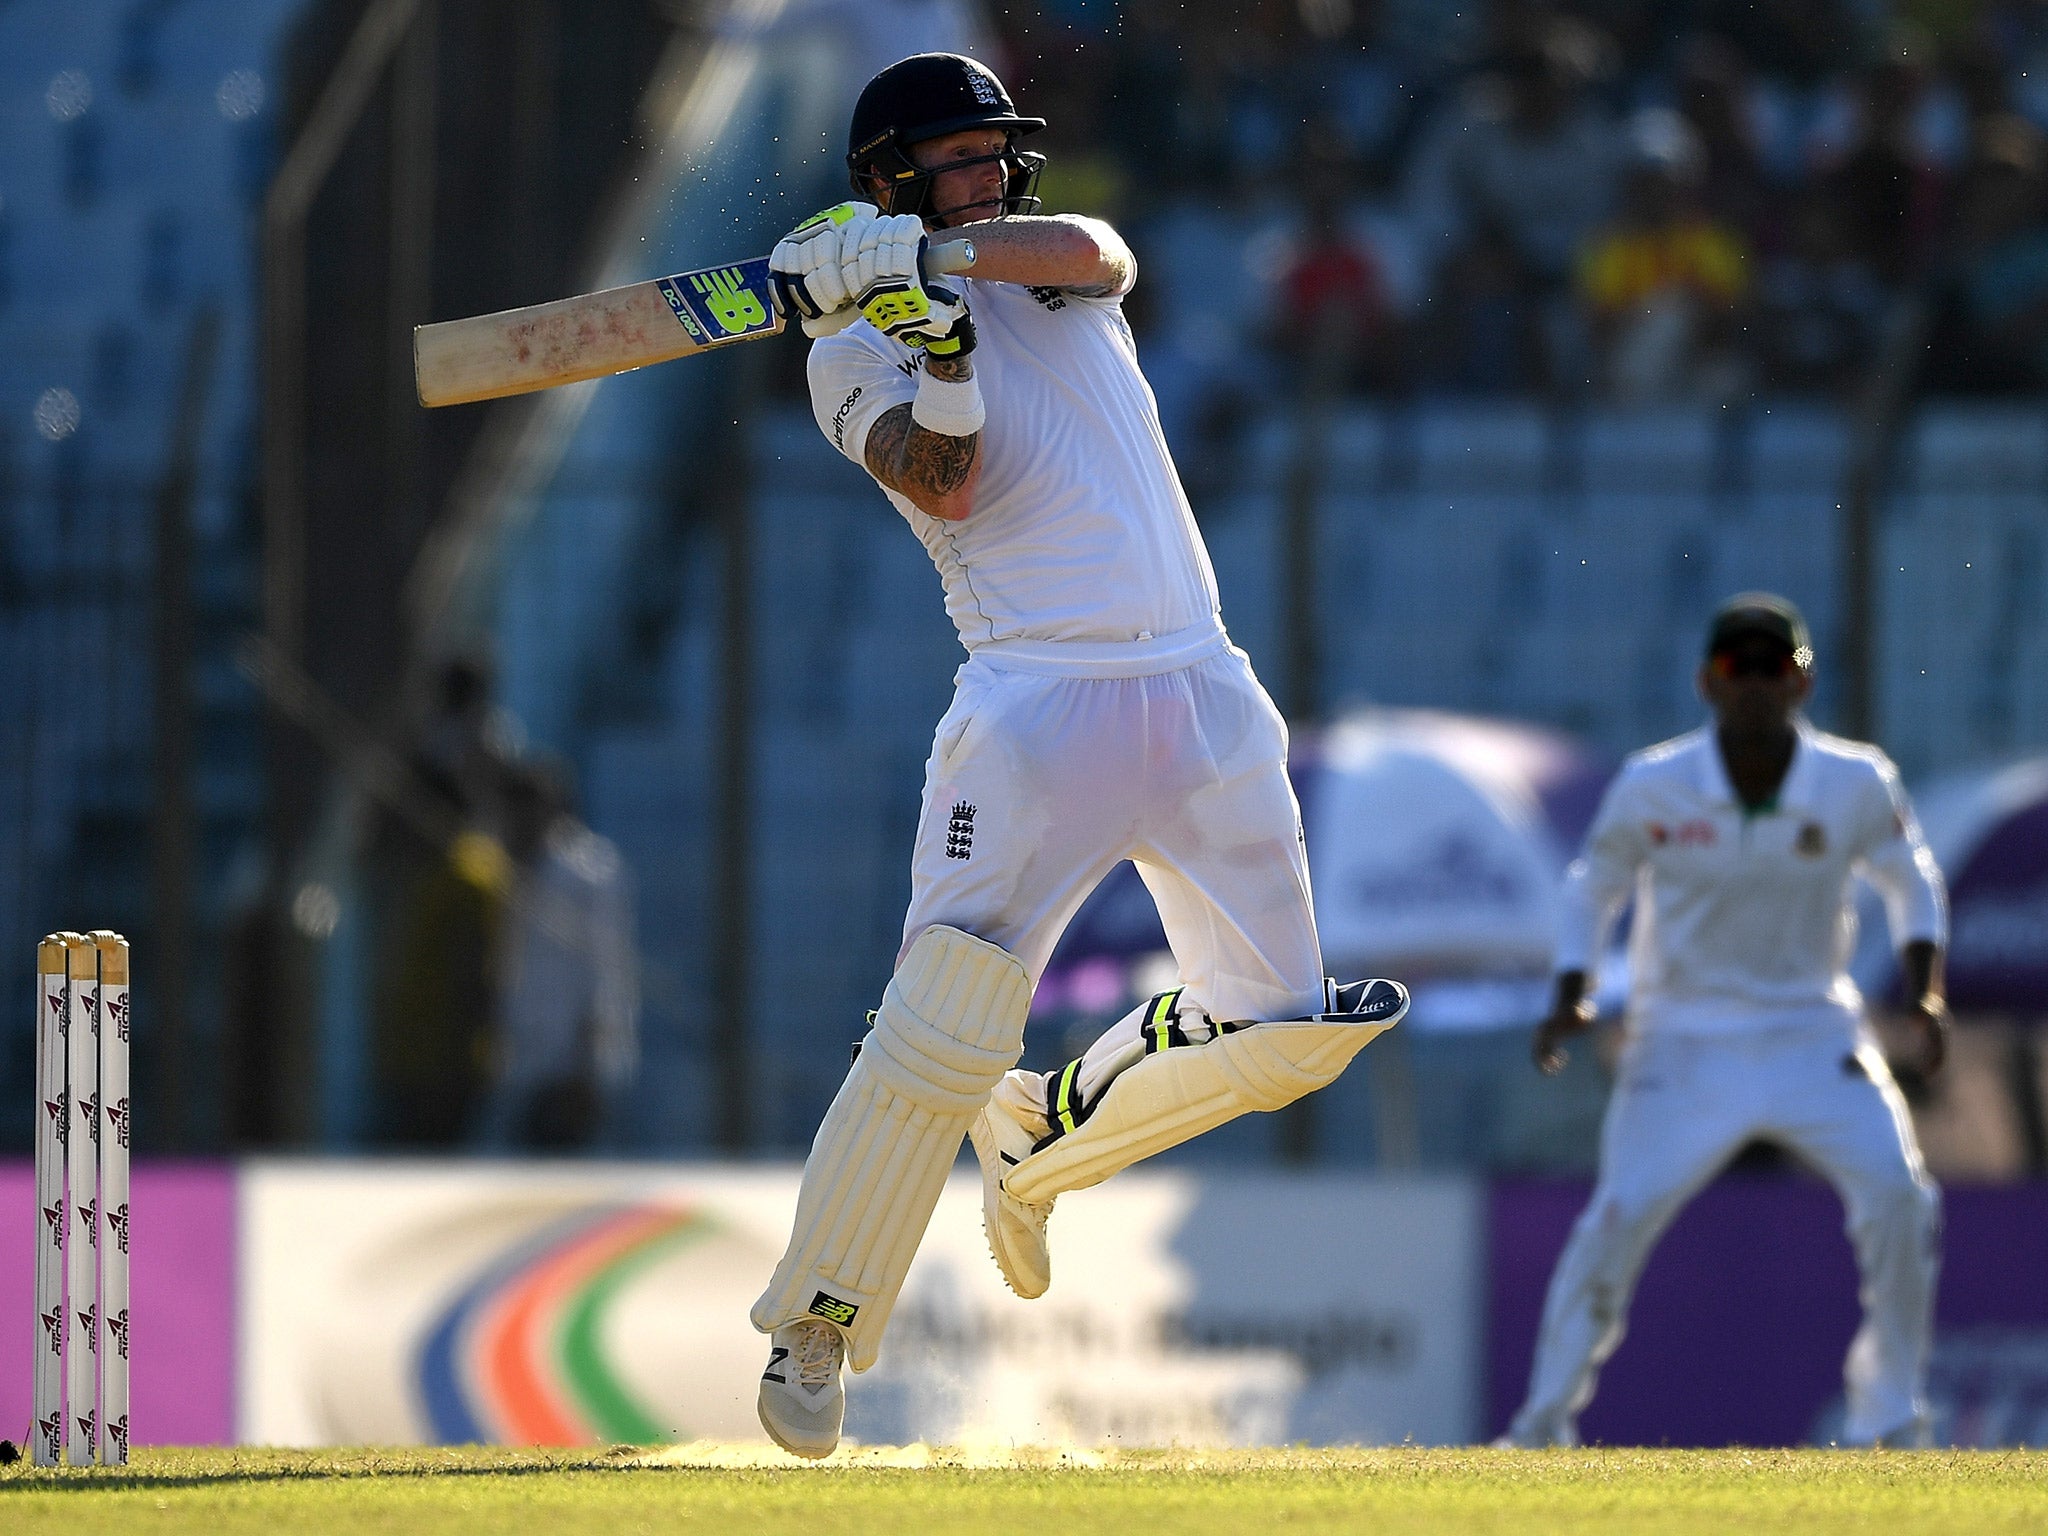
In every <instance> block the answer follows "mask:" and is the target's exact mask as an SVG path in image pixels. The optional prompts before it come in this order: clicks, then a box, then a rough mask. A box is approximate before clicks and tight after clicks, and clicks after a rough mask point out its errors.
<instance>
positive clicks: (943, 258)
mask: <svg viewBox="0 0 2048 1536" xmlns="http://www.w3.org/2000/svg"><path fill="white" fill-rule="evenodd" d="M923 267H924V275H925V276H926V277H942V276H944V275H945V274H946V273H948V272H970V271H972V270H973V269H974V242H973V241H972V240H948V241H946V242H945V243H944V244H943V245H928V246H926V247H925V252H924V262H923Z"/></svg>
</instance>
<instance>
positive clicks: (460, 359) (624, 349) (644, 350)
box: [412, 240, 974, 406]
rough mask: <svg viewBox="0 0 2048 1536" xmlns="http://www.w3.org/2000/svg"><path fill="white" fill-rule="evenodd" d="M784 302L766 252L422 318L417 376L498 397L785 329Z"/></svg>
mask: <svg viewBox="0 0 2048 1536" xmlns="http://www.w3.org/2000/svg"><path fill="white" fill-rule="evenodd" d="M973 265H974V242H973V241H971V240H948V241H947V242H945V243H944V244H943V245H933V246H931V247H929V248H928V249H927V250H926V251H925V256H924V272H925V276H926V277H937V276H940V275H943V274H945V273H948V272H965V271H967V270H968V269H969V268H970V267H972V266H973ZM784 307H785V306H784V305H783V303H782V299H781V296H780V295H779V294H778V293H777V292H776V287H775V279H774V276H773V275H772V274H771V273H770V272H769V270H768V258H767V257H765V256H757V257H755V258H754V259H753V260H752V261H740V262H731V263H728V264H726V265H724V266H718V267H700V268H698V269H697V270H695V271H693V272H677V273H675V274H674V275H672V276H669V277H657V278H655V279H654V280H653V281H651V282H645V283H628V284H627V285H626V286H625V287H623V288H607V289H605V290H604V291H603V292H601V293H585V294H579V295H578V296H577V297H575V298H573V299H556V300H555V301H554V302H552V303H549V304H529V305H527V306H526V307H525V308H524V309H505V310H500V311H499V312H498V313H497V314H495V315H473V316H471V317H470V318H469V319H467V320H441V321H436V322H435V323H434V324H432V325H421V326H415V327H414V328H413V333H412V366H413V377H414V379H415V381H416V382H417V383H418V385H419V392H420V404H421V405H429V406H432V405H462V404H465V403H467V402H469V401H472V400H497V399H500V398H502V397H503V396H505V395H523V394H528V393H530V392H531V391H533V390H536V389H552V388H554V387H555V386H556V385H557V384H574V383H576V382H577V381H578V380H579V379H597V378H603V377H604V376H605V375H607V374H613V373H629V372H631V371H632V370H633V369H635V368H645V367H646V366H647V365H648V364H649V363H665V362H668V361H669V360H670V359H671V358H677V357H687V356H689V355H690V354H691V353H693V352H705V351H709V350H710V349H711V348H712V347H724V346H730V345H731V344H732V343H734V342H736V341H752V340H754V339H755V338H756V337H759V336H777V335H780V334H781V333H782V327H783V324H784V323H785V319H786V317H785V315H784V313H783V310H784Z"/></svg>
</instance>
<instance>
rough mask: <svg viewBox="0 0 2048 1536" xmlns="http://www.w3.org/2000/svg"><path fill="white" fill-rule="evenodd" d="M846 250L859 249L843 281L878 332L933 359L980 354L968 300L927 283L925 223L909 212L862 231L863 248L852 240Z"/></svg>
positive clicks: (846, 262) (853, 253)
mask: <svg viewBox="0 0 2048 1536" xmlns="http://www.w3.org/2000/svg"><path fill="white" fill-rule="evenodd" d="M844 245H845V246H848V247H854V249H852V250H851V251H850V252H849V253H848V254H849V255H850V257H851V259H850V260H846V259H842V262H841V276H842V277H843V278H845V280H846V285H847V286H848V287H849V288H852V289H853V292H854V294H855V300H854V302H855V303H857V304H858V305H859V306H860V311H861V313H862V314H863V315H864V316H866V318H867V321H868V323H869V324H870V325H872V326H873V327H874V328H875V329H876V330H878V331H880V332H881V333H882V334H883V335H884V336H889V337H893V338H894V339H895V340H897V341H900V342H902V343H903V344H904V345H905V346H910V347H923V348H925V349H927V350H928V351H929V352H931V354H932V355H933V356H938V357H953V356H960V355H964V354H965V353H968V352H971V351H973V350H974V322H973V321H972V320H971V319H969V318H968V315H967V298H966V295H965V294H963V293H962V292H960V290H958V289H957V288H952V287H948V286H946V285H945V284H943V283H927V282H926V281H925V279H924V268H923V265H922V258H923V256H924V251H925V233H924V221H923V220H921V219H919V218H918V217H917V216H916V215H915V214H907V213H906V214H896V215H893V216H891V217H888V218H879V219H876V220H875V221H874V222H873V223H872V224H869V225H867V226H866V227H865V228H863V229H862V231H861V234H860V239H859V241H858V243H857V245H856V242H854V241H852V240H847V241H845V242H844ZM856 283H858V285H859V286H857V287H856V286H855V284H856Z"/></svg>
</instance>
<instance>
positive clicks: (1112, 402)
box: [810, 279, 1228, 676]
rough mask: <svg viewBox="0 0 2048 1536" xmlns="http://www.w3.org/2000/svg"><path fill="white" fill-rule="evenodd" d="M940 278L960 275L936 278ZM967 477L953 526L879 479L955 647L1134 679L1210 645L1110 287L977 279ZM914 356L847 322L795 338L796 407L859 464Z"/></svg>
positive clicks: (1198, 541)
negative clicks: (805, 402) (970, 495)
mask: <svg viewBox="0 0 2048 1536" xmlns="http://www.w3.org/2000/svg"><path fill="white" fill-rule="evenodd" d="M949 281H955V282H957V281H961V280H960V279H949ZM963 286H964V287H965V289H966V291H967V302H968V305H969V307H970V309H971V310H972V312H973V315H974V325H975V331H976V335H977V344H976V347H975V352H974V369H975V375H976V377H977V378H979V379H980V381H981V392H982V397H983V399H984V400H985V401H986V402H987V405H988V421H987V424H986V425H985V426H984V427H983V428H982V433H981V464H982V468H981V479H980V482H979V483H978V485H977V486H976V490H975V500H974V510H973V512H972V513H971V514H969V516H968V517H967V518H966V519H965V520H964V521H961V522H957V523H951V522H946V521H945V520H943V519H941V518H936V517H930V516H928V515H926V514H925V513H923V512H920V511H919V510H918V509H917V508H916V506H915V505H913V504H912V503H911V501H910V500H909V499H908V498H907V497H903V496H899V495H897V494H896V493H895V492H893V491H889V490H888V488H887V487H886V486H884V487H883V490H884V491H885V493H887V495H888V497H889V500H890V501H891V502H893V503H894V504H895V506H896V509H897V511H899V512H901V513H902V514H903V517H904V519H905V521H907V522H908V523H909V524H910V526H911V528H912V529H913V530H914V531H915V532H916V534H917V536H918V538H919V539H920V540H922V541H923V543H924V547H925V549H926V550H927V551H928V552H929V553H930V555H931V557H932V563H933V564H934V565H936V566H937V567H938V570H939V576H940V579H941V580H942V581H943V583H944V585H945V589H946V612H947V614H948V615H949V616H951V618H952V620H953V624H954V627H955V628H956V629H958V631H959V633H960V643H961V644H962V645H964V646H966V647H967V649H968V650H969V651H970V652H972V653H974V654H975V655H977V656H982V657H986V658H987V659H989V660H991V661H995V662H997V663H998V664H999V665H1006V666H1010V667H1012V668H1015V669H1021V670H1029V671H1042V672H1051V673H1055V674H1059V675H1066V676H1137V675H1143V674H1145V673H1151V672H1160V671H1167V670H1171V669H1172V668H1175V667H1180V666H1185V665H1187V664H1189V663H1190V662H1193V661H1196V660H1199V659H1200V658H1201V657H1203V656H1206V655H1211V654H1214V653H1215V652H1216V651H1218V650H1220V649H1222V648H1223V647H1224V646H1225V645H1226V644H1227V643H1228V642H1227V640H1226V639H1225V637H1224V634H1223V626H1222V620H1221V618H1220V616H1219V608H1218V602H1217V596H1216V573H1215V571H1214V569H1213V568H1212V567H1211V566H1210V564H1209V552H1208V550H1207V549H1206V548H1205V547H1204V546H1203V544H1202V536H1201V534H1200V533H1199V532H1198V531H1197V530H1196V527H1195V518H1194V513H1193V512H1192V511H1190V510H1189V507H1188V500H1187V496H1186V494H1185V493H1184V492H1183V491H1182V490H1181V484H1180V476H1179V474H1178V473H1177V472H1176V471H1175V470H1174V467H1173V457H1172V455H1171V454H1169V453H1168V452H1167V448H1166V438H1165V436H1164V434H1162V433H1161V431H1160V429H1159V411H1158V407H1157V405H1156V404H1155V403H1154V401H1153V398H1152V388H1151V386H1150V385H1149V384H1147V383H1146V382H1145V376H1144V375H1143V374H1142V373H1141V372H1139V369H1138V354H1137V346H1136V344H1135V343H1134V342H1133V340H1132V339H1131V330H1130V327H1129V325H1127V324H1126V323H1125V321H1124V316H1123V301H1122V300H1121V298H1083V297H1080V296H1078V295H1076V294H1073V293H1069V292H1066V291H1063V290H1060V289H1054V288H1025V287H1021V286H1019V285H1018V284H1015V283H995V282H977V281H974V280H972V279H968V280H966V281H965V282H964V284H963ZM917 367H918V355H917V354H916V353H914V352H913V351H912V350H911V349H910V348H909V347H906V346H904V345H902V344H901V343H899V342H895V341H891V340H890V339H889V338H887V337H885V336H883V335H882V334H881V333H880V332H878V331H877V330H875V328H874V327H873V326H871V325H869V324H868V323H867V322H866V321H865V320H862V321H858V322H856V323H855V324H854V325H852V326H851V327H849V328H848V329H846V330H844V331H841V332H840V333H839V334H838V335H836V336H828V337H824V338H822V339H820V340H818V341H816V342H814V343H813V344H812V346H811V355H810V386H811V408H812V410H813V411H814V412H815V413H816V415H817V418H818V425H819V427H821V428H822V429H823V430H824V433H825V435H826V437H828V438H830V439H831V441H832V444H833V446H834V447H836V448H838V449H839V451H840V452H842V453H844V454H845V455H846V456H847V457H848V458H849V459H852V460H853V461H854V463H856V464H859V465H861V466H862V467H863V468H865V467H866V453H867V441H868V432H869V430H870V429H871V428H872V427H873V426H874V424H875V422H876V421H877V420H879V419H880V418H881V416H882V415H883V413H884V412H886V411H888V410H890V409H891V408H892V407H894V406H898V405H902V404H905V403H907V402H908V401H910V400H911V399H912V398H913V397H914V396H915V395H916V393H917V373H916V370H917Z"/></svg>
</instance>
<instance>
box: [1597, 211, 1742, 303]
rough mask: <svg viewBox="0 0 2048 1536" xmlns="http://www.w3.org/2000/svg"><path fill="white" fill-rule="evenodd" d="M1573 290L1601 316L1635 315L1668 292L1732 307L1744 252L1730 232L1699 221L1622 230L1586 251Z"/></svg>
mask: <svg viewBox="0 0 2048 1536" xmlns="http://www.w3.org/2000/svg"><path fill="white" fill-rule="evenodd" d="M1579 286H1580V289H1581V290H1582V291H1583V292H1584V294H1585V296H1586V299H1587V302H1588V303H1590V304H1591V305H1592V306H1593V307H1594V308H1595V309H1596V310H1598V311H1600V312H1602V313H1604V314H1617V313H1624V312H1627V311H1630V310H1636V309H1640V308H1642V307H1643V306H1644V305H1645V304H1647V303H1648V302H1649V301H1650V300H1651V299H1653V298H1655V297H1657V296H1658V295H1659V294H1665V293H1670V292H1671V291H1673V290H1674V289H1683V290H1685V291H1687V292H1689V293H1691V294H1693V295H1695V296H1696V297H1698V298H1701V299H1704V300H1707V301H1709V302H1711V303H1714V304H1718V305H1733V304H1736V303H1739V302H1740V301H1741V300H1742V299H1743V298H1745V297H1746V296H1747V295H1748V293H1749V249H1748V246H1747V244H1746V243H1745V242H1744V241H1743V238H1742V237H1741V236H1740V235H1739V234H1737V233H1736V232H1735V231H1733V230H1731V229H1729V228H1728V227H1727V226H1726V225H1723V224H1718V223H1716V222H1715V221H1714V220H1712V219H1710V218H1706V217H1701V216H1696V217H1690V218H1684V219H1680V220H1678V221H1675V222H1673V223H1670V224H1664V225H1659V226H1657V227H1655V228H1649V229H1645V228H1629V227H1622V228H1618V229H1614V230H1611V231H1609V232H1608V233H1606V234H1602V235H1598V236H1595V237H1594V239H1593V241H1592V243H1591V244H1590V245H1588V246H1587V248H1586V253H1585V255H1584V257H1583V258H1582V259H1581V261H1580V263H1579Z"/></svg>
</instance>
